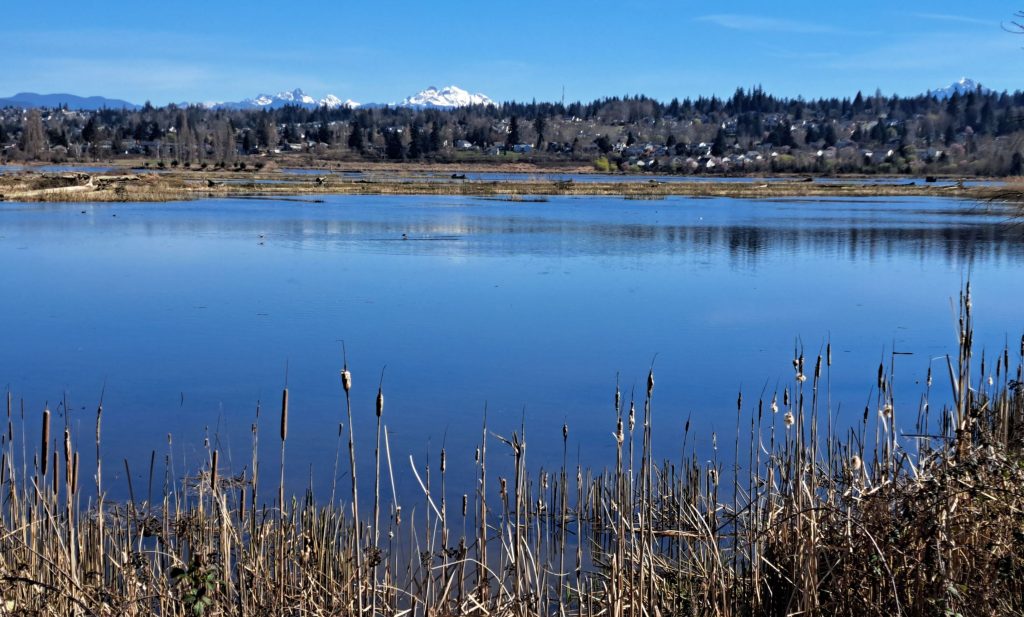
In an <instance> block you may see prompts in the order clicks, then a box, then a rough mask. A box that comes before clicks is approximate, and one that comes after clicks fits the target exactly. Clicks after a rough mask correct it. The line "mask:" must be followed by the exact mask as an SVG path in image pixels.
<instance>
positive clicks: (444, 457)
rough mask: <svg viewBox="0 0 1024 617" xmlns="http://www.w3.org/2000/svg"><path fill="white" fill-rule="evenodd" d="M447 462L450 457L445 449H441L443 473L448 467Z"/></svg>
mask: <svg viewBox="0 0 1024 617" xmlns="http://www.w3.org/2000/svg"><path fill="white" fill-rule="evenodd" d="M447 462H448V455H447V454H446V453H445V451H444V448H441V473H444V470H445V468H446V466H447Z"/></svg>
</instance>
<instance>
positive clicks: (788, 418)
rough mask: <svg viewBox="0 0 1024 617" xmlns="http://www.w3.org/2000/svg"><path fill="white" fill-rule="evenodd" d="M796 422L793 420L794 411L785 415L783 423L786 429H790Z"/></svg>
mask: <svg viewBox="0 0 1024 617" xmlns="http://www.w3.org/2000/svg"><path fill="white" fill-rule="evenodd" d="M795 421H796V420H795V419H794V418H793V412H792V411H787V412H786V413H785V415H783V416H782V422H783V423H785V425H786V428H789V427H791V426H793V422H795Z"/></svg>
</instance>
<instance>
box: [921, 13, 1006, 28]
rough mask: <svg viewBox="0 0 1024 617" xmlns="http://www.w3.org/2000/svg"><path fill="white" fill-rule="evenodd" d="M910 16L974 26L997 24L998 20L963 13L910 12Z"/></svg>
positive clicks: (992, 25)
mask: <svg viewBox="0 0 1024 617" xmlns="http://www.w3.org/2000/svg"><path fill="white" fill-rule="evenodd" d="M910 17H913V18H916V19H927V20H929V21H944V22H953V23H958V24H971V25H975V26H990V27H994V26H998V25H999V22H997V21H994V20H991V19H979V18H977V17H966V16H964V15H951V14H946V13H911V14H910Z"/></svg>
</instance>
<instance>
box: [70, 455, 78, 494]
mask: <svg viewBox="0 0 1024 617" xmlns="http://www.w3.org/2000/svg"><path fill="white" fill-rule="evenodd" d="M71 494H72V495H76V494H78V452H75V454H74V456H73V457H72V459H71Z"/></svg>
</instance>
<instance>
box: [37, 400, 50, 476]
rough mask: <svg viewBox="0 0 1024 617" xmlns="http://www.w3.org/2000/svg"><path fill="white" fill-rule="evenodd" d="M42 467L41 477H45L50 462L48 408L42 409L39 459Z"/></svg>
mask: <svg viewBox="0 0 1024 617" xmlns="http://www.w3.org/2000/svg"><path fill="white" fill-rule="evenodd" d="M39 460H40V461H41V462H42V466H43V477H44V478H45V477H46V469H47V464H48V461H49V460H50V408H49V407H47V408H45V409H43V448H42V456H40V457H39Z"/></svg>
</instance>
